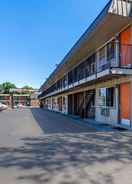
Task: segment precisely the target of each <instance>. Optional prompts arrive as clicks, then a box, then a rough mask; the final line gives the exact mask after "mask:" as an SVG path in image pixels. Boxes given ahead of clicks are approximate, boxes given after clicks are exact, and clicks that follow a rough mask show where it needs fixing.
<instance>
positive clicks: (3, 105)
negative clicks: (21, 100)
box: [0, 103, 8, 111]
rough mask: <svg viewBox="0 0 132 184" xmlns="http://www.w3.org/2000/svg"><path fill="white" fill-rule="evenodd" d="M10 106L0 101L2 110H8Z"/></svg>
mask: <svg viewBox="0 0 132 184" xmlns="http://www.w3.org/2000/svg"><path fill="white" fill-rule="evenodd" d="M7 108H8V106H7V105H5V104H2V103H0V111H2V110H6V109H7Z"/></svg>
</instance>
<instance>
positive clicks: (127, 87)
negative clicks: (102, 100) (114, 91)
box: [120, 83, 131, 126]
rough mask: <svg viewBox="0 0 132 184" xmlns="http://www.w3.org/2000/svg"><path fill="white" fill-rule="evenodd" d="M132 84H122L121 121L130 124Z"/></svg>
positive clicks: (123, 123)
mask: <svg viewBox="0 0 132 184" xmlns="http://www.w3.org/2000/svg"><path fill="white" fill-rule="evenodd" d="M130 109H131V84H130V83H125V84H121V85H120V123H121V124H122V125H127V126H130Z"/></svg>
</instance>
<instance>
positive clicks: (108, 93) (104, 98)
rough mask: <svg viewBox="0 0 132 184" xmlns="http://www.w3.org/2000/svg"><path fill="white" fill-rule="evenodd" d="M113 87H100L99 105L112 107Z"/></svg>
mask: <svg viewBox="0 0 132 184" xmlns="http://www.w3.org/2000/svg"><path fill="white" fill-rule="evenodd" d="M114 96H115V88H114V87H111V88H100V89H99V97H100V104H99V105H100V106H106V107H114Z"/></svg>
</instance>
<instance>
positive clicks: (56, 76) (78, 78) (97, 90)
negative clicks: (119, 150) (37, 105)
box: [39, 0, 132, 128]
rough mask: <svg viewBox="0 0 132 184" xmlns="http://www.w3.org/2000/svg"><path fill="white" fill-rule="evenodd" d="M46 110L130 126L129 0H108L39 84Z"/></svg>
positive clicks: (131, 14)
mask: <svg viewBox="0 0 132 184" xmlns="http://www.w3.org/2000/svg"><path fill="white" fill-rule="evenodd" d="M40 91H41V95H40V96H39V99H40V102H41V104H43V106H44V107H45V108H47V109H49V110H52V111H57V112H61V113H64V114H72V115H77V116H80V117H82V118H85V119H94V120H96V121H98V122H104V123H110V124H113V125H116V126H126V127H128V128H131V127H132V1H131V0H110V1H109V2H108V4H107V5H106V6H105V8H104V9H103V10H102V12H101V13H100V14H99V15H98V17H97V18H96V19H95V21H94V22H93V23H92V24H91V25H90V26H89V28H88V29H87V30H86V32H85V33H84V34H83V35H82V36H81V38H80V39H79V40H78V41H77V43H76V44H75V45H74V46H73V47H72V49H71V50H70V51H69V53H68V54H67V55H66V56H65V57H64V59H63V61H62V62H61V63H60V64H59V65H58V67H57V68H56V69H55V70H54V71H53V73H52V74H51V75H50V76H49V78H48V79H47V80H46V81H45V82H44V84H43V85H42V86H41V88H40Z"/></svg>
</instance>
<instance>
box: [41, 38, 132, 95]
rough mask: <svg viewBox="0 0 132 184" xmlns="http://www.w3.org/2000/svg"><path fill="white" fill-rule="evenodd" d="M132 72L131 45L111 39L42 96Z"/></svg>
mask: <svg viewBox="0 0 132 184" xmlns="http://www.w3.org/2000/svg"><path fill="white" fill-rule="evenodd" d="M131 74H132V45H130V44H120V43H119V42H118V41H112V42H109V43H108V44H106V45H105V46H104V47H102V48H101V49H98V50H97V51H96V53H94V54H93V55H91V56H90V57H88V58H87V59H86V60H84V61H83V62H81V64H79V65H77V66H75V67H74V68H73V69H72V70H71V71H69V72H68V74H66V75H64V77H63V78H62V79H60V80H58V81H57V82H56V83H55V84H54V85H52V86H51V87H50V88H49V89H48V90H47V91H45V92H44V93H43V95H42V96H50V95H55V94H58V93H61V92H64V91H66V90H70V89H72V88H73V87H77V86H79V85H82V84H85V83H89V84H90V82H93V81H95V82H97V81H98V79H104V78H105V79H106V76H107V77H111V78H113V77H116V76H121V75H131Z"/></svg>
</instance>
